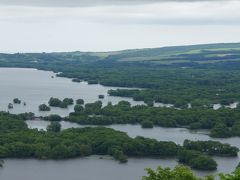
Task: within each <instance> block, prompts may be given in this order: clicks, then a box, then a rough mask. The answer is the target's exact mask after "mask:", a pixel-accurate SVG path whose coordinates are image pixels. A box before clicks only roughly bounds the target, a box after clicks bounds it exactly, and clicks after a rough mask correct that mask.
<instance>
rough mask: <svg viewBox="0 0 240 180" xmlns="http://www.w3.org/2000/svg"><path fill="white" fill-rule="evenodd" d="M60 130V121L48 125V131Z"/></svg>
mask: <svg viewBox="0 0 240 180" xmlns="http://www.w3.org/2000/svg"><path fill="white" fill-rule="evenodd" d="M60 130H61V124H60V123H59V122H51V124H50V125H48V126H47V131H48V132H59V131H60Z"/></svg>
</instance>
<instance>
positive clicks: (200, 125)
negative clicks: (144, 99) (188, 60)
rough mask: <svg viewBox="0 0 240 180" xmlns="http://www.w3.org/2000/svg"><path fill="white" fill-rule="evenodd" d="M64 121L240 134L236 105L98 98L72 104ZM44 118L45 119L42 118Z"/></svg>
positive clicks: (229, 134) (228, 135) (213, 135)
mask: <svg viewBox="0 0 240 180" xmlns="http://www.w3.org/2000/svg"><path fill="white" fill-rule="evenodd" d="M74 110H75V112H73V113H70V114H69V117H66V118H65V119H64V120H66V121H71V122H76V123H78V124H82V125H85V124H86V125H111V124H141V125H142V127H145V128H146V127H147V128H152V127H153V125H155V126H162V127H187V128H189V129H209V130H210V136H212V137H230V136H240V134H239V132H240V121H239V119H240V108H236V109H230V108H221V109H219V110H213V109H211V108H204V107H202V108H200V107H198V108H189V109H175V108H160V107H151V106H145V105H137V106H131V105H130V103H129V102H127V101H120V102H119V103H118V104H116V105H112V104H111V103H109V104H108V105H107V106H105V107H102V103H101V101H97V102H95V103H87V104H85V106H81V105H76V106H75V108H74ZM46 119H48V118H46Z"/></svg>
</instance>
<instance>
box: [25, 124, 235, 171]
mask: <svg viewBox="0 0 240 180" xmlns="http://www.w3.org/2000/svg"><path fill="white" fill-rule="evenodd" d="M26 122H27V124H28V127H29V128H37V129H39V130H40V129H43V130H45V129H46V127H47V125H49V124H50V122H48V121H26ZM61 125H62V129H67V128H71V127H74V128H78V127H79V128H83V127H86V126H82V125H78V124H76V123H71V122H65V121H62V122H61ZM92 127H94V126H92ZM106 127H109V128H112V129H115V130H118V131H122V132H126V133H127V134H128V135H129V136H130V137H133V138H134V137H136V136H143V137H147V138H154V139H157V140H159V141H173V142H175V143H177V144H182V143H183V141H184V140H185V139H190V140H194V141H196V140H202V141H207V140H214V141H220V142H222V143H229V144H231V145H233V146H237V147H238V148H240V138H238V137H234V138H211V137H209V136H208V135H207V134H208V132H207V131H204V130H202V131H189V130H188V129H185V128H162V127H154V128H153V129H143V128H141V126H139V125H110V126H106ZM214 159H215V160H216V161H217V163H218V172H226V173H229V172H232V171H233V170H234V169H235V168H236V166H237V165H238V163H239V162H240V158H239V157H233V158H232V157H226V158H225V157H214ZM148 161H153V165H155V160H152V159H148V160H147V162H148ZM169 161H170V162H172V161H174V162H175V164H176V163H177V162H176V161H175V160H169ZM140 162H141V163H143V164H144V163H145V162H144V161H140ZM140 162H139V163H140ZM170 162H167V163H170ZM159 163H160V164H158V165H162V166H168V164H165V163H166V161H159ZM143 164H139V165H140V166H144V165H143ZM175 164H174V163H171V164H170V165H172V166H171V167H174V165H175ZM155 167H157V165H156V166H155ZM195 172H196V173H197V174H199V175H206V174H209V172H201V171H195ZM211 173H216V172H211Z"/></svg>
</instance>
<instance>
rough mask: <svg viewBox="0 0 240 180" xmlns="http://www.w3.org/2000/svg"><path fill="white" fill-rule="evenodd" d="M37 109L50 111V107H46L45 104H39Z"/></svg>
mask: <svg viewBox="0 0 240 180" xmlns="http://www.w3.org/2000/svg"><path fill="white" fill-rule="evenodd" d="M38 109H39V111H50V110H51V108H50V107H48V106H47V105H46V104H41V105H39V107H38Z"/></svg>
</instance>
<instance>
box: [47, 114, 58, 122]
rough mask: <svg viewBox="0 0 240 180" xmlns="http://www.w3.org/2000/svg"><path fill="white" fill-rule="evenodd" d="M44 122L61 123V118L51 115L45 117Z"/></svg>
mask: <svg viewBox="0 0 240 180" xmlns="http://www.w3.org/2000/svg"><path fill="white" fill-rule="evenodd" d="M45 120H48V121H61V120H62V117H61V116H59V115H58V114H51V115H49V116H47V117H45Z"/></svg>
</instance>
